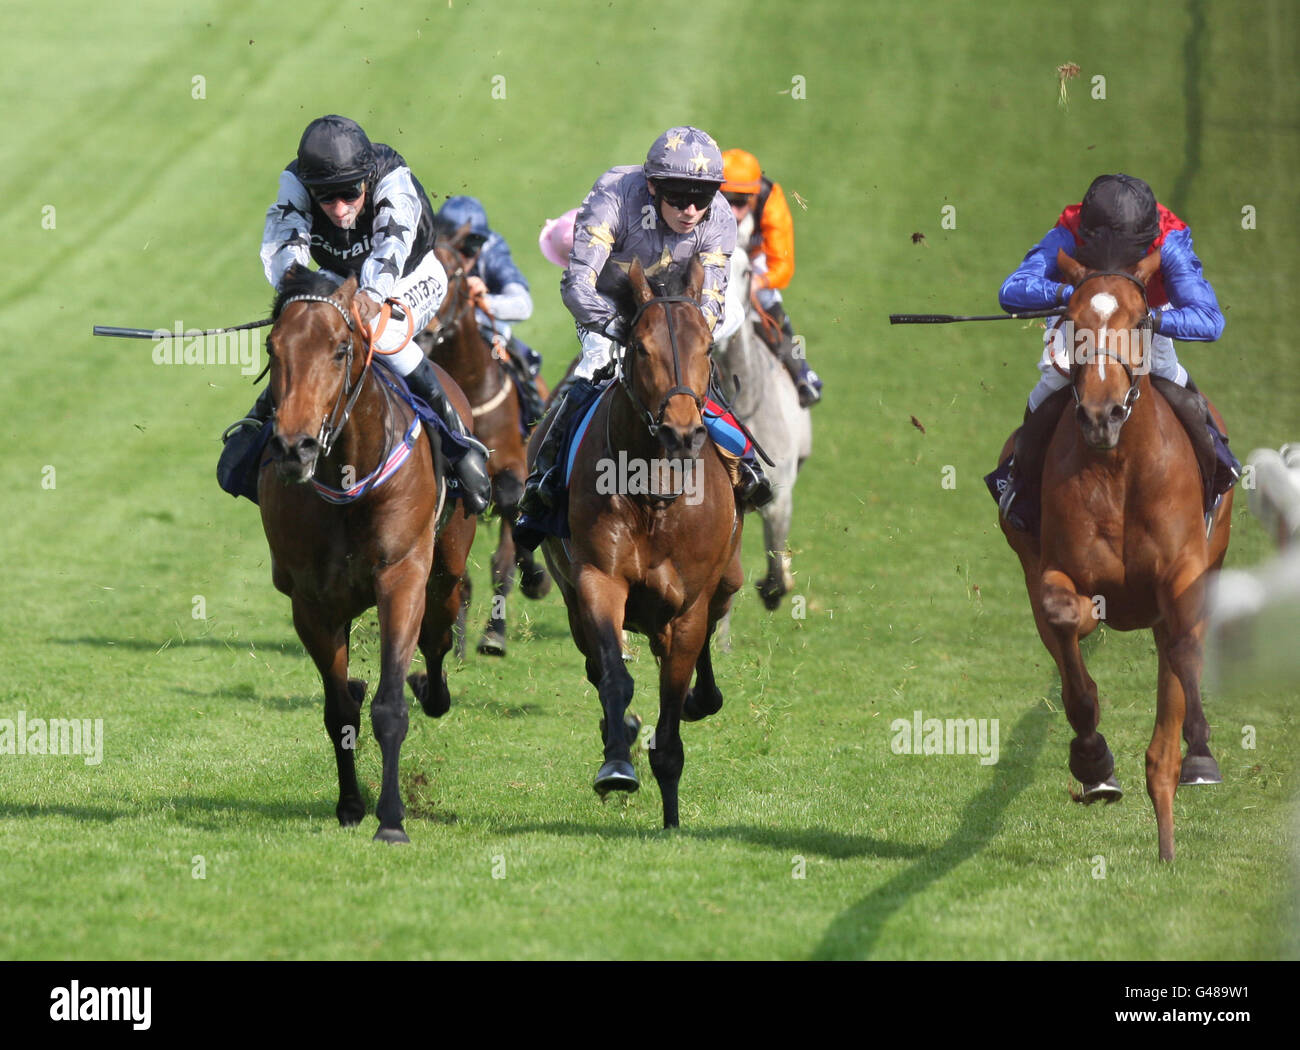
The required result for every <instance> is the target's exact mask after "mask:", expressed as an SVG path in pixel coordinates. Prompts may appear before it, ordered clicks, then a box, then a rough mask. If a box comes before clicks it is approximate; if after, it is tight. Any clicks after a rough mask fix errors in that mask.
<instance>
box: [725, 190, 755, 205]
mask: <svg viewBox="0 0 1300 1050" xmlns="http://www.w3.org/2000/svg"><path fill="white" fill-rule="evenodd" d="M722 195H723V196H724V197H725V198H726V199H727V203H728V204H730V205H731V206H732V207H733V208H743V207H744V206H745V205H746V204H752V203H753V201H754V197H755V196H757V194H753V193H728V192H727V191H726V190H723V191H722Z"/></svg>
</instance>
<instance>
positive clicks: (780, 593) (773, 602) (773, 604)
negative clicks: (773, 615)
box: [754, 580, 785, 612]
mask: <svg viewBox="0 0 1300 1050" xmlns="http://www.w3.org/2000/svg"><path fill="white" fill-rule="evenodd" d="M754 586H755V588H756V589H757V590H758V596H759V597H760V598H762V599H763V605H764V606H765V607H766V608H767V611H768V612H775V611H776V610H777V609H778V608H780V606H781V599H782V598H783V597H784V596H785V589H784V588H783V587H781V586H779V585H777V584H771V583H768V581H767V580H759V581H758V583H756V584H754Z"/></svg>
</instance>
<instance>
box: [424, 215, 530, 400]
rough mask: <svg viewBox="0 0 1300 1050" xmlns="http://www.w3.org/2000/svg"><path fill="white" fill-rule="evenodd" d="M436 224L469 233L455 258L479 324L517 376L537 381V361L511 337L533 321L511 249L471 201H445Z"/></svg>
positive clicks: (524, 347)
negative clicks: (496, 339) (477, 303)
mask: <svg viewBox="0 0 1300 1050" xmlns="http://www.w3.org/2000/svg"><path fill="white" fill-rule="evenodd" d="M438 218H439V220H441V221H442V222H444V223H445V224H446V226H447V228H448V229H449V230H459V229H460V228H461V227H462V226H464V225H465V224H466V223H468V224H469V232H468V233H467V234H466V235H465V236H464V238H462V240H461V246H460V254H461V256H462V258H464V259H465V261H466V263H468V264H469V288H470V294H471V296H472V297H473V298H475V299H477V300H481V303H482V306H481V308H480V310H479V315H478V317H479V323H480V324H481V325H482V327H483V328H484V329H485V331H486V333H487V334H488V335H489V336H491V335H499V336H501V338H502V339H503V340H505V342H506V347H507V349H508V350H509V351H510V355H511V357H513V358H514V360H515V363H516V364H517V365H519V368H520V370H521V371H523V372H526V373H527V374H528V375H530V376H536V375H537V373H538V372H539V371H541V367H542V358H541V355H540V354H538V353H537V351H536V350H534V349H532V347H529V346H525V345H524V344H523V343H522V342H520V340H519V339H518V337H516V336H515V335H514V334H513V333H512V332H511V327H512V326H513V325H515V324H517V323H518V322H520V321H527V320H528V318H530V317H531V316H532V315H533V298H532V296H531V295H530V294H529V291H528V278H526V277H525V276H524V275H523V274H522V273H521V272H520V270H519V267H518V266H516V265H515V260H514V257H513V256H511V254H510V245H508V244H507V243H506V239H505V238H504V237H502V236H501V234H499V233H497V232H496V231H495V230H493V229H492V228H491V227H490V226H488V221H487V212H486V211H484V210H483V205H482V204H480V203H479V202H478V200H477V199H475V198H474V197H448V198H447V203H446V204H444V205H443V206H442V207H441V208H439V209H438ZM489 342H491V339H490V338H489Z"/></svg>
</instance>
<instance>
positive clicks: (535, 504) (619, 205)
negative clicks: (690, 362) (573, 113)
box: [519, 127, 772, 517]
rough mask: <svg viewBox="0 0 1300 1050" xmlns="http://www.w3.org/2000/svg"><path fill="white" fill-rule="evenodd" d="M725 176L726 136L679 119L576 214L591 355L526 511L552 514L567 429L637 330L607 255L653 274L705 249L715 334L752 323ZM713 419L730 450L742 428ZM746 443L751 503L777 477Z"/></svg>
mask: <svg viewBox="0 0 1300 1050" xmlns="http://www.w3.org/2000/svg"><path fill="white" fill-rule="evenodd" d="M722 181H723V172H722V154H721V152H720V151H719V150H718V146H717V143H715V142H714V141H713V139H712V138H711V137H710V136H709V135H707V134H705V133H704V132H703V131H700V130H699V129H698V128H692V127H677V128H669V129H668V130H667V131H665V132H664V133H663V134H662V135H660V136H659V138H657V139H656V140H655V142H654V144H653V145H652V146H651V147H650V151H649V153H648V154H647V155H646V159H645V163H644V164H641V165H636V166H623V167H616V168H611V169H610V170H609V171H607V172H605V174H603V175H602V176H601V177H600V178H599V179H597V180H596V183H595V185H594V186H593V187H592V189H591V192H590V193H588V194H587V196H586V198H585V199H584V200H583V202H582V206H581V207H580V208H579V210H578V215H577V219H576V220H575V222H574V227H573V250H572V253H571V254H570V257H569V267H568V269H566V270H565V272H564V275H563V276H562V277H561V278H560V295H561V297H562V298H563V300H564V305H565V306H567V307H568V308H569V311H570V312H571V313H572V314H573V316H574V319H575V320H576V322H577V328H578V341H579V342H580V343H581V345H582V357H581V359H580V360H579V362H578V364H577V366H576V367H575V368H574V370H573V377H574V378H573V382H572V383H571V384H570V386H569V388H568V390H567V391H566V392H565V394H564V397H563V399H562V400H561V401H560V402H559V403H558V405H557V407H556V409H555V410H554V412H553V413H552V417H553V418H552V422H551V423H550V425H549V427H548V429H547V431H546V434H545V436H544V438H543V440H542V443H541V445H540V446H539V447H538V449H537V457H536V461H535V463H534V467H533V473H532V474H531V475H530V476H529V478H528V481H527V482H526V484H525V486H524V495H523V499H522V500H521V501H520V505H519V506H520V511H521V513H522V514H527V515H529V516H531V517H541V516H544V515H545V514H546V511H547V508H549V507H551V506H553V505H554V504H555V503H556V502H557V501H558V499H559V498H560V496H561V493H562V491H563V479H562V477H561V474H562V471H561V469H560V468H559V467H558V466H557V460H558V458H559V455H560V450H561V448H562V446H563V443H564V439H565V435H566V434H567V432H568V430H569V428H570V424H571V423H572V422H573V419H574V417H575V416H576V415H577V414H578V412H579V411H580V410H581V409H582V408H583V407H585V406H586V405H589V404H590V401H591V398H592V397H593V396H594V395H595V394H596V392H597V390H598V387H597V386H596V384H595V382H594V381H595V379H596V376H597V375H598V374H599V373H603V372H607V371H608V370H610V369H612V368H613V365H614V344H615V342H621V341H622V340H623V339H625V338H626V336H627V333H626V331H624V321H623V320H622V318H620V317H619V316H618V310H617V308H616V306H615V304H614V303H613V301H612V300H610V299H608V298H606V297H605V296H604V295H602V294H601V293H600V292H599V291H597V289H596V279H597V277H598V276H599V275H600V272H601V270H602V269H603V268H604V266H605V264H606V262H607V261H609V260H610V259H611V258H613V259H614V260H615V261H616V262H618V263H624V262H626V263H630V262H631V261H632V260H633V259H640V260H641V263H642V265H643V266H644V267H645V268H646V273H647V274H648V275H650V276H654V275H656V274H658V273H660V272H662V271H663V270H664V269H665V268H666V267H667V266H669V265H670V264H671V265H677V266H681V265H684V264H686V263H688V262H689V261H690V259H691V258H692V257H693V256H695V255H697V254H698V255H699V256H700V262H701V263H702V264H703V266H704V285H703V292H702V296H701V297H702V299H703V304H702V307H701V308H702V310H703V312H704V317H705V319H706V321H707V322H708V323H709V325H710V326H711V327H712V328H713V338H714V340H715V341H716V340H720V339H725V338H727V337H728V336H729V335H731V334H732V333H734V332H735V331H736V330H737V329H739V327H740V325H741V324H742V323H743V322H744V309H743V306H742V305H741V304H739V303H736V302H734V301H733V297H729V296H728V295H727V277H728V263H729V260H730V257H731V253H732V251H733V250H734V249H735V246H736V223H735V218H734V217H733V216H732V214H731V210H730V209H729V208H726V207H721V205H723V204H724V203H725V202H724V201H723V200H721V198H720V197H719V196H718V188H719V187H720V186H721V185H722ZM727 415H729V413H728V414H727ZM704 423H705V426H706V427H707V428H708V430H709V433H710V435H712V436H713V438H714V443H715V445H717V446H718V448H719V450H720V451H723V450H724V444H723V442H724V440H725V439H727V438H728V437H729V438H730V440H731V441H732V442H734V441H735V438H734V436H731V435H734V434H735V433H736V431H735V429H734V427H732V426H731V425H730V424H729V422H728V421H727V417H726V416H725V415H724V416H722V417H719V418H714V417H711V416H710V415H706V416H705V418H704ZM744 444H745V445H746V446H747V447H746V448H745V450H744V452H743V453H741V452H740V451H734V452H730V453H725V454H724V458H726V459H727V460H728V462H729V463H734V464H735V465H734V466H731V467H729V469H730V470H732V471H734V472H735V473H733V481H736V483H737V486H738V489H739V492H740V497H741V500H742V502H743V503H745V504H747V505H749V506H755V507H757V506H762V505H763V504H764V503H767V502H768V501H770V500H771V498H772V489H771V485H770V483H769V482H768V481H767V478H765V477H764V476H763V474H762V471H761V469H760V468H759V467H758V464H757V463H756V462H755V461H754V459H753V452H752V448H751V447H748V442H747V441H746V442H744ZM737 456H742V457H743V458H740V459H737V458H736V457H737Z"/></svg>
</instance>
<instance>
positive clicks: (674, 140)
mask: <svg viewBox="0 0 1300 1050" xmlns="http://www.w3.org/2000/svg"><path fill="white" fill-rule="evenodd" d="M685 141H686V136H685V135H683V134H682V133H681V132H679V131H674V132H673V133H672V134H671V135H669V136H668V141H667V142H666V143H664V145H666V146H667V147H668V148H669V149H670V150H674V151H675V150H676V149H677V148H678V147H680V146H681V144H682V143H683V142H685Z"/></svg>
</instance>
